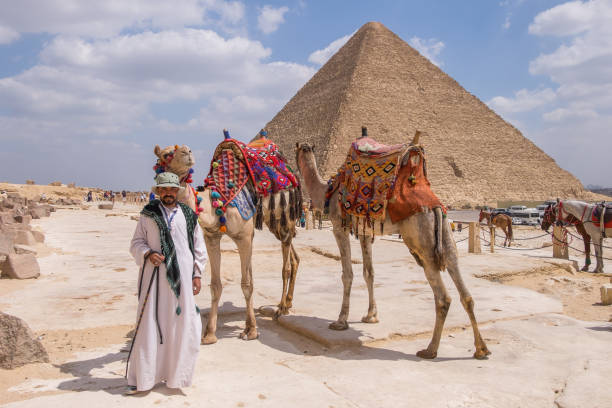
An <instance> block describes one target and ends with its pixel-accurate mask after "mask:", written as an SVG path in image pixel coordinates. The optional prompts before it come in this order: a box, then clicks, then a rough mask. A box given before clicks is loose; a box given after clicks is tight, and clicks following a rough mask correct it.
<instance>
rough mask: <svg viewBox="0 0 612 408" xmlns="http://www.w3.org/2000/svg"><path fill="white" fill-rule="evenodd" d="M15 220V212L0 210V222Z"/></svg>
mask: <svg viewBox="0 0 612 408" xmlns="http://www.w3.org/2000/svg"><path fill="white" fill-rule="evenodd" d="M14 222H15V214H14V213H13V212H12V211H2V212H0V224H12V223H14Z"/></svg>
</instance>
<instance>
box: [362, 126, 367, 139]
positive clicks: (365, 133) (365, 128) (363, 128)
mask: <svg viewBox="0 0 612 408" xmlns="http://www.w3.org/2000/svg"><path fill="white" fill-rule="evenodd" d="M361 137H368V128H367V127H365V126H362V127H361Z"/></svg>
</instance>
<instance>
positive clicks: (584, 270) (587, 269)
mask: <svg viewBox="0 0 612 408" xmlns="http://www.w3.org/2000/svg"><path fill="white" fill-rule="evenodd" d="M581 271H582V272H588V271H589V266H588V265H584V266H583V267H582V269H581Z"/></svg>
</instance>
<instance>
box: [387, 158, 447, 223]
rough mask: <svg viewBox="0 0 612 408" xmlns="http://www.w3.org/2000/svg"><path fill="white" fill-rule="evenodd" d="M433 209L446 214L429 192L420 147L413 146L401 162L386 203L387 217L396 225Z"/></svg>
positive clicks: (433, 195) (425, 168)
mask: <svg viewBox="0 0 612 408" xmlns="http://www.w3.org/2000/svg"><path fill="white" fill-rule="evenodd" d="M404 162H405V163H404ZM435 207H441V208H442V210H443V211H444V212H446V210H445V209H444V206H443V205H442V203H441V202H440V199H439V198H438V197H437V196H436V195H435V194H434V192H433V191H431V184H430V183H429V180H428V179H427V167H426V163H425V153H424V151H423V149H422V148H421V147H417V146H413V147H411V148H410V150H409V152H408V158H407V160H406V159H404V160H403V163H402V166H401V167H400V169H399V172H398V174H397V179H396V180H395V183H394V186H393V192H392V194H391V198H390V199H389V202H388V203H387V211H388V212H389V217H390V218H391V221H392V222H393V223H396V222H398V221H401V220H403V219H406V218H408V217H410V216H412V215H414V214H416V213H417V212H421V211H426V210H431V209H433V208H435Z"/></svg>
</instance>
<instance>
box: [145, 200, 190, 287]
mask: <svg viewBox="0 0 612 408" xmlns="http://www.w3.org/2000/svg"><path fill="white" fill-rule="evenodd" d="M177 204H178V206H179V208H180V209H181V210H182V211H183V214H184V215H185V221H186V222H187V241H188V242H189V249H190V250H191V254H192V255H193V231H194V230H195V226H196V223H197V222H198V216H197V215H196V213H195V212H193V210H192V209H191V208H189V207H188V206H186V205H185V204H183V203H177ZM161 205H162V203H161V201H160V200H153V201H151V202H149V204H147V205H145V207H144V208H143V209H142V211H141V212H140V214H142V215H144V216H146V217H149V218H152V219H153V221H155V223H156V224H157V226H158V227H159V240H160V242H161V249H162V255H163V256H164V257H165V260H164V263H165V264H166V278H167V279H168V283H169V284H170V288H171V289H172V291H173V292H174V294H175V295H176V297H177V298H178V297H179V296H180V294H181V272H180V270H179V265H178V260H177V259H176V250H175V248H174V242H173V241H172V236H171V235H170V230H169V229H168V226H167V225H166V222H165V221H164V216H163V214H162V209H161V207H160V206H161Z"/></svg>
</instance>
